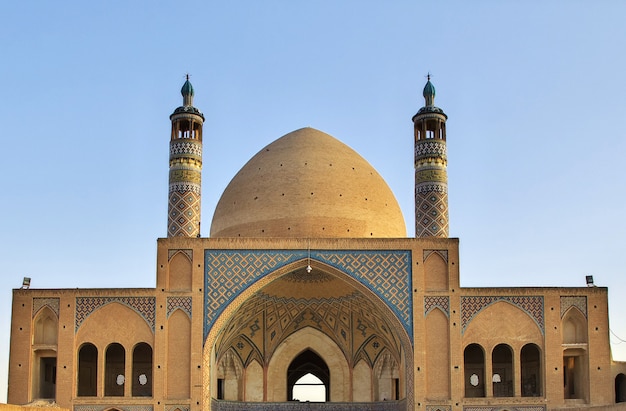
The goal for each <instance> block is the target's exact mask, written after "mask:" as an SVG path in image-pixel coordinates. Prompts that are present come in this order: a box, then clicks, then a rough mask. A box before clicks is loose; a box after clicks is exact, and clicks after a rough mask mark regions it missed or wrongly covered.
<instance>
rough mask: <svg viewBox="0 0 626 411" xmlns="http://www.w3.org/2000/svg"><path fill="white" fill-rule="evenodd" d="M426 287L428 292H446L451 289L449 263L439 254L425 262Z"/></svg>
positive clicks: (433, 255) (432, 255)
mask: <svg viewBox="0 0 626 411" xmlns="http://www.w3.org/2000/svg"><path fill="white" fill-rule="evenodd" d="M424 287H425V289H426V291H445V290H447V289H448V287H449V273H448V263H447V262H446V260H445V259H444V258H443V256H442V255H441V254H440V253H438V252H432V253H430V254H428V256H427V257H426V259H425V260H424Z"/></svg>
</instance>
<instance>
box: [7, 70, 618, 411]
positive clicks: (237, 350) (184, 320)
mask: <svg viewBox="0 0 626 411" xmlns="http://www.w3.org/2000/svg"><path fill="white" fill-rule="evenodd" d="M181 93H182V97H183V104H182V106H180V107H178V108H176V109H175V110H174V112H173V113H172V115H171V116H170V119H171V122H172V129H171V139H170V157H169V194H168V203H169V207H168V226H167V238H161V239H158V240H157V261H156V276H157V278H156V288H139V289H114V288H108V289H27V288H22V289H16V290H14V291H13V305H12V310H13V311H12V326H11V341H10V344H11V352H10V359H9V391H8V402H9V403H11V404H27V403H30V402H32V401H34V400H36V399H48V400H54V401H55V402H56V403H57V404H58V405H60V406H61V407H64V408H68V409H71V410H73V411H110V410H119V411H201V410H212V411H236V410H253V411H255V410H260V411H261V410H262V411H269V410H273V411H287V410H288V411H298V410H313V409H316V410H318V409H319V410H332V411H344V410H346V411H347V410H382V411H407V410H423V411H453V410H454V411H461V410H463V411H497V410H498V411H499V410H517V411H544V410H548V409H555V408H561V409H567V408H570V409H574V408H576V409H580V408H587V407H591V406H598V405H602V406H607V405H611V404H615V403H617V402H623V401H625V400H626V363H618V362H614V361H613V360H612V358H611V351H610V345H609V323H608V302H607V289H606V288H602V287H577V288H557V287H553V288H539V287H536V288H532V287H531V288H462V287H461V286H460V282H459V276H460V273H459V240H458V239H456V238H449V237H448V188H447V171H446V167H447V157H446V144H447V135H446V121H447V118H448V117H447V115H446V114H445V113H444V111H443V110H442V109H441V108H438V107H437V106H435V104H434V103H435V101H434V100H435V88H434V86H433V84H432V83H431V81H430V79H429V80H428V82H427V83H426V86H425V87H424V92H423V96H424V100H425V103H424V106H423V107H422V108H420V109H419V110H418V111H417V114H415V116H413V119H412V120H413V125H414V127H413V139H414V144H415V145H414V147H415V221H416V223H415V232H416V237H415V238H409V237H407V233H406V225H405V221H404V217H403V215H402V213H401V211H400V207H399V206H398V203H397V201H396V199H395V197H394V195H393V193H392V192H391V190H390V188H389V187H388V186H387V184H386V183H385V181H384V180H383V178H382V177H381V176H380V175H379V174H378V173H377V171H376V170H374V168H373V167H372V166H371V165H370V164H369V163H368V162H367V161H366V160H365V159H363V158H362V157H361V156H359V154H357V153H356V152H355V151H353V150H352V149H351V148H349V147H348V146H346V145H345V144H343V143H341V142H340V141H339V140H337V139H335V138H334V137H332V136H330V135H328V134H325V133H323V132H321V131H318V130H316V129H313V128H303V129H300V130H296V131H293V132H291V133H289V134H287V135H285V136H283V137H280V138H279V139H277V140H276V141H274V142H273V143H271V144H269V145H267V146H266V147H265V148H263V149H262V150H261V151H259V152H258V153H257V154H256V155H255V156H254V157H253V158H252V159H250V161H248V163H247V164H245V165H244V166H243V168H241V170H240V171H239V172H238V173H237V175H235V177H234V178H233V179H232V181H231V182H230V184H229V185H228V187H227V188H226V190H225V191H224V193H223V194H222V197H221V199H220V200H219V202H218V204H217V207H216V209H215V213H214V215H213V220H212V223H211V229H210V236H209V237H208V238H201V237H200V202H201V192H200V187H201V169H202V135H203V122H204V116H203V114H202V112H201V111H200V110H198V109H197V108H196V107H194V105H193V97H194V89H193V87H192V85H191V83H190V82H189V80H188V79H187V81H186V82H185V83H184V85H183V87H182V90H181ZM407 138H410V132H409V130H407ZM311 393H316V395H318V397H317V398H316V399H312V398H307V396H308V395H310V394H311Z"/></svg>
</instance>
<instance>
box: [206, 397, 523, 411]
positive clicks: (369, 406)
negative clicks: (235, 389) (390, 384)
mask: <svg viewBox="0 0 626 411" xmlns="http://www.w3.org/2000/svg"><path fill="white" fill-rule="evenodd" d="M409 409H413V406H412V404H411V403H410V402H409V401H407V400H401V401H384V402H320V403H311V404H309V403H308V402H306V403H302V402H299V401H287V402H241V401H232V402H231V401H218V400H215V399H211V411H241V410H248V411H303V410H310V411H313V410H319V411H406V410H409ZM523 411H527V410H523ZM528 411H530V410H528Z"/></svg>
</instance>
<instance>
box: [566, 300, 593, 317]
mask: <svg viewBox="0 0 626 411" xmlns="http://www.w3.org/2000/svg"><path fill="white" fill-rule="evenodd" d="M570 307H576V308H578V309H579V310H580V312H581V313H582V315H584V316H585V318H587V297H586V296H584V295H574V296H565V297H561V318H563V316H564V315H565V312H566V311H567V310H569V308H570Z"/></svg>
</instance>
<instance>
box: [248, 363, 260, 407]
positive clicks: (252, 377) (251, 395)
mask: <svg viewBox="0 0 626 411" xmlns="http://www.w3.org/2000/svg"><path fill="white" fill-rule="evenodd" d="M244 385H245V396H244V400H245V401H250V402H261V401H263V367H261V364H260V363H259V362H258V361H257V360H256V359H255V360H252V361H250V363H249V364H248V366H247V367H246V369H245V384H244Z"/></svg>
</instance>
